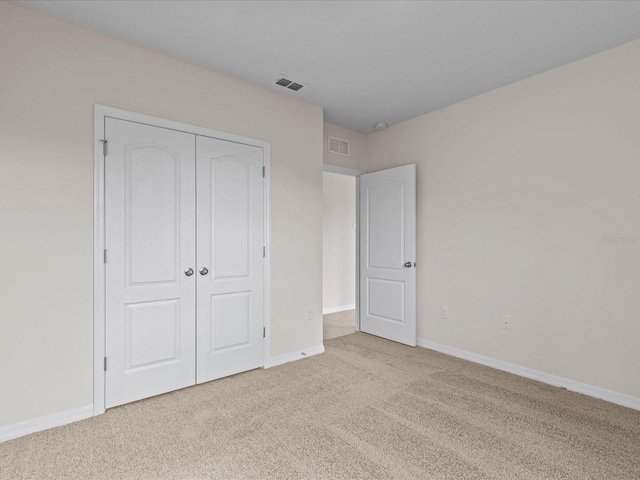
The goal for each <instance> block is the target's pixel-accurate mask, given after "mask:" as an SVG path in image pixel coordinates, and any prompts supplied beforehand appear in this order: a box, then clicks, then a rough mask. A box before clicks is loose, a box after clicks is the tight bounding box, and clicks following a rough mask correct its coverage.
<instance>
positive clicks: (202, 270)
mask: <svg viewBox="0 0 640 480" xmlns="http://www.w3.org/2000/svg"><path fill="white" fill-rule="evenodd" d="M198 271H199V272H200V275H206V274H207V273H209V270H207V267H202V268H201V269H200V270H198Z"/></svg>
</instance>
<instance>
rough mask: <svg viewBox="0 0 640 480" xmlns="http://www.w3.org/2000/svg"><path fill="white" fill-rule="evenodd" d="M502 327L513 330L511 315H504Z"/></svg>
mask: <svg viewBox="0 0 640 480" xmlns="http://www.w3.org/2000/svg"><path fill="white" fill-rule="evenodd" d="M502 328H504V329H505V330H511V317H509V315H503V316H502Z"/></svg>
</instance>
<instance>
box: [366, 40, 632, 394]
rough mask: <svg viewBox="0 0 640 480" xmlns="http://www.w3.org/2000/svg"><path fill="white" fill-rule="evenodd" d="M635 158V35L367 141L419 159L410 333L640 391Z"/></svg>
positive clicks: (401, 160)
mask: <svg viewBox="0 0 640 480" xmlns="http://www.w3.org/2000/svg"><path fill="white" fill-rule="evenodd" d="M639 156H640V41H636V42H633V43H629V44H626V45H623V46H621V47H618V48H615V49H613V50H609V51H607V52H604V53H602V54H599V55H595V56H593V57H589V58H586V59H584V60H581V61H578V62H575V63H572V64H569V65H566V66H563V67H561V68H557V69H555V70H552V71H549V72H546V73H543V74H541V75H538V76H535V77H532V78H529V79H527V80H523V81H521V82H518V83H515V84H512V85H510V86H507V87H504V88H501V89H498V90H495V91H492V92H489V93H487V94H484V95H481V96H478V97H475V98H472V99H470V100H467V101H464V102H461V103H458V104H456V105H453V106H451V107H448V108H444V109H442V110H439V111H436V112H434V113H431V114H428V115H424V116H421V117H418V118H415V119H413V120H409V121H407V122H404V123H401V124H398V125H395V126H392V127H390V128H388V129H387V130H386V131H383V132H377V133H373V134H370V135H368V136H367V139H366V158H367V161H368V164H367V166H366V169H367V170H368V171H373V170H379V169H384V168H388V167H392V166H397V165H403V164H407V163H416V164H417V165H418V167H417V171H418V192H417V193H418V337H419V338H422V339H426V340H430V341H434V342H438V343H440V344H444V345H448V346H451V347H455V348H459V349H462V350H466V351H469V352H473V353H477V354H481V355H486V356H489V357H493V358H496V359H499V360H503V361H507V362H512V363H515V364H518V365H521V366H524V367H529V368H532V369H536V370H540V371H543V372H547V373H550V374H555V375H560V376H562V377H566V378H569V379H573V380H577V381H580V382H585V383H587V384H591V385H594V386H598V387H602V388H605V389H610V390H613V391H616V392H619V393H623V394H628V395H632V396H635V397H640V348H638V339H640V300H639V299H640V296H639V295H638V292H640V242H639V241H638V240H637V239H638V238H639V237H640V221H639V218H640V215H639V213H638V209H639V206H640V188H639V179H640V157H639ZM612 236H623V237H628V236H629V237H635V238H636V240H635V242H634V241H633V240H632V243H630V244H606V243H604V242H603V237H612ZM443 304H445V305H448V306H449V320H443V319H441V318H440V306H441V305H443ZM503 314H509V315H511V319H512V324H513V329H512V330H510V331H508V330H503V329H502V328H501V316H502V315H503Z"/></svg>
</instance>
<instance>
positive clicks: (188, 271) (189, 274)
mask: <svg viewBox="0 0 640 480" xmlns="http://www.w3.org/2000/svg"><path fill="white" fill-rule="evenodd" d="M184 274H185V275H186V276H187V277H190V276H191V275H193V268H187V269H186V270H185V271H184Z"/></svg>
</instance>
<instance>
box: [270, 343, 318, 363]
mask: <svg viewBox="0 0 640 480" xmlns="http://www.w3.org/2000/svg"><path fill="white" fill-rule="evenodd" d="M320 353H324V345H319V346H317V347H311V348H305V349H303V350H299V351H297V352H291V353H285V354H284V355H278V356H277V357H272V358H271V359H269V363H266V364H265V366H264V368H271V367H277V366H278V365H282V364H284V363H289V362H295V361H296V360H302V359H303V358H308V357H313V356H314V355H318V354H320Z"/></svg>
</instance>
